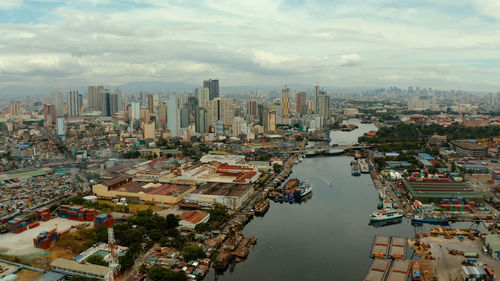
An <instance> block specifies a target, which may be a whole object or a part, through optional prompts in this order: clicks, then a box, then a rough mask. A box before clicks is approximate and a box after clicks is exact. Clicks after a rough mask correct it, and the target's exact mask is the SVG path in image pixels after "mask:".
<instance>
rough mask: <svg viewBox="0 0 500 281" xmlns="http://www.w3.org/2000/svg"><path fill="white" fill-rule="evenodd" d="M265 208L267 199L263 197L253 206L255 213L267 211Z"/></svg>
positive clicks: (260, 214) (261, 213) (259, 213)
mask: <svg viewBox="0 0 500 281" xmlns="http://www.w3.org/2000/svg"><path fill="white" fill-rule="evenodd" d="M267 209H269V201H268V200H267V199H264V200H262V201H260V202H259V204H257V205H256V206H255V208H254V212H255V215H259V216H263V215H264V214H265V213H266V212H267Z"/></svg>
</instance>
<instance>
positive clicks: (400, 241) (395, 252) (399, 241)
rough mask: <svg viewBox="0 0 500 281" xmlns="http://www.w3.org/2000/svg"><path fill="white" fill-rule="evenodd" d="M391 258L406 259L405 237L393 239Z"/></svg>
mask: <svg viewBox="0 0 500 281" xmlns="http://www.w3.org/2000/svg"><path fill="white" fill-rule="evenodd" d="M389 257H390V258H393V259H404V258H405V257H406V239H405V238H403V237H392V239H391V249H390V251H389Z"/></svg>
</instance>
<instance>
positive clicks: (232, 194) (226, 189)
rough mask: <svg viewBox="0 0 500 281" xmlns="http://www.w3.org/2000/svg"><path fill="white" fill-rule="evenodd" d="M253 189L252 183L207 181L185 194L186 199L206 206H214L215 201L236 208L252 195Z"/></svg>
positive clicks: (187, 201) (188, 201)
mask: <svg viewBox="0 0 500 281" xmlns="http://www.w3.org/2000/svg"><path fill="white" fill-rule="evenodd" d="M253 191H254V189H253V186H252V184H233V183H207V184H204V185H201V186H200V187H199V188H198V189H196V190H194V191H193V192H191V193H189V194H186V195H184V201H185V202H186V203H195V204H199V205H201V206H204V207H212V206H213V205H214V204H215V203H219V204H222V205H224V206H226V207H227V208H229V209H232V210H236V209H238V208H240V207H241V206H242V205H243V202H245V201H246V200H247V199H248V198H249V197H250V196H251V195H252V193H253Z"/></svg>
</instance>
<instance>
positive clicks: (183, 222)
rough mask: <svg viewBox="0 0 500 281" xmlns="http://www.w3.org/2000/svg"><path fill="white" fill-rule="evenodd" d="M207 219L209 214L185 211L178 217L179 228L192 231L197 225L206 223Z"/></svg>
mask: <svg viewBox="0 0 500 281" xmlns="http://www.w3.org/2000/svg"><path fill="white" fill-rule="evenodd" d="M209 219H210V214H209V213H206V212H203V211H199V210H192V211H187V212H185V213H184V214H182V215H181V217H180V220H179V228H180V229H188V230H193V229H194V228H195V227H196V226H197V225H198V224H200V223H207V222H208V220H209Z"/></svg>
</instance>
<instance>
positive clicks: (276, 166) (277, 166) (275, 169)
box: [273, 163, 281, 174]
mask: <svg viewBox="0 0 500 281" xmlns="http://www.w3.org/2000/svg"><path fill="white" fill-rule="evenodd" d="M273 171H274V172H275V173H276V174H278V173H279V172H281V165H280V164H278V163H274V164H273Z"/></svg>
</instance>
